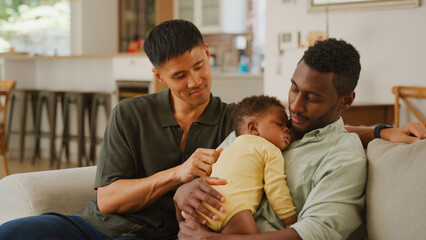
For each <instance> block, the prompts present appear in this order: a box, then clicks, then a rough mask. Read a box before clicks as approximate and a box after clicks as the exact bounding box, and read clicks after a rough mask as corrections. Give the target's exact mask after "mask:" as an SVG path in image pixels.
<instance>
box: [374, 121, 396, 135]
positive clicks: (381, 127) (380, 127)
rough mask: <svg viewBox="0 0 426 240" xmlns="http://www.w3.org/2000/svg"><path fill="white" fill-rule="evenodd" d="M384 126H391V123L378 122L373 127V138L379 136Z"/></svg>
mask: <svg viewBox="0 0 426 240" xmlns="http://www.w3.org/2000/svg"><path fill="white" fill-rule="evenodd" d="M385 128H393V126H392V125H386V124H380V125H377V126H375V127H374V138H380V132H381V131H382V129H385Z"/></svg>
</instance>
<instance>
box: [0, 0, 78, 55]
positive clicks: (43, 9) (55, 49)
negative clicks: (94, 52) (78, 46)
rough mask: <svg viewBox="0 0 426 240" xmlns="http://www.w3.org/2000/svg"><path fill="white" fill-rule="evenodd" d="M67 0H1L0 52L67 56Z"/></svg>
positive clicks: (68, 53) (68, 45)
mask: <svg viewBox="0 0 426 240" xmlns="http://www.w3.org/2000/svg"><path fill="white" fill-rule="evenodd" d="M70 23H71V20H70V3H69V1H68V0H2V1H1V3H0V52H23V53H29V54H30V55H47V56H53V55H62V56H63V55H70V53H71V42H70V41H71V40H70Z"/></svg>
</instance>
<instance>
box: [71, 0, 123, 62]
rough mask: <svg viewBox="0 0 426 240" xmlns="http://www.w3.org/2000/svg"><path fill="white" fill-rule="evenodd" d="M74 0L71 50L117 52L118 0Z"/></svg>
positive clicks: (80, 52)
mask: <svg viewBox="0 0 426 240" xmlns="http://www.w3.org/2000/svg"><path fill="white" fill-rule="evenodd" d="M70 3H71V54H72V55H83V54H84V55H90V54H108V53H116V52H117V51H118V50H117V47H118V43H117V41H118V39H117V38H118V37H117V36H118V31H117V28H118V26H117V24H118V23H117V22H118V7H117V0H74V1H70Z"/></svg>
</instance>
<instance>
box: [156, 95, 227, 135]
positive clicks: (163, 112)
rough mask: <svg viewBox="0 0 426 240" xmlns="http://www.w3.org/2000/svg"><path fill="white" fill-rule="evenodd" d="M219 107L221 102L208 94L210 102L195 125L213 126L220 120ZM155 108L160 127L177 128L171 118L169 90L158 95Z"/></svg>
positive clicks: (174, 120)
mask: <svg viewBox="0 0 426 240" xmlns="http://www.w3.org/2000/svg"><path fill="white" fill-rule="evenodd" d="M220 105H221V101H220V99H219V98H217V97H213V95H212V94H211V93H210V102H209V104H208V105H207V107H206V109H205V110H204V112H203V114H202V115H201V118H200V120H198V121H197V123H201V124H206V125H215V124H217V122H218V121H219V120H220V114H218V113H219V112H220ZM156 107H157V109H158V118H159V119H160V124H161V126H162V127H170V126H179V124H178V123H177V121H176V119H175V117H174V116H173V109H172V106H171V104H170V89H166V90H163V91H161V92H159V93H158V97H157V100H156Z"/></svg>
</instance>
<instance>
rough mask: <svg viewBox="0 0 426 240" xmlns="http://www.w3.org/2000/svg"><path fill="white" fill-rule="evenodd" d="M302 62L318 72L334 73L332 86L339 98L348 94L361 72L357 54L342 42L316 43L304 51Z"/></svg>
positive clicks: (331, 39) (349, 45) (329, 40)
mask: <svg viewBox="0 0 426 240" xmlns="http://www.w3.org/2000/svg"><path fill="white" fill-rule="evenodd" d="M302 60H303V61H304V62H305V63H306V64H307V65H308V66H309V67H311V68H313V69H315V70H316V71H318V72H332V73H334V77H333V86H334V87H335V88H336V90H337V94H338V95H339V96H342V95H344V94H347V93H350V92H351V91H353V90H354V89H355V87H356V85H357V84H358V79H359V74H360V72H361V63H360V57H359V53H358V51H357V50H356V49H355V48H354V47H353V46H352V45H351V44H350V43H347V42H346V41H344V40H337V39H335V38H330V39H327V40H324V41H318V42H317V43H316V44H315V45H314V46H312V47H310V48H308V50H306V51H305V53H304V55H303V57H302V59H301V60H300V61H302Z"/></svg>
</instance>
